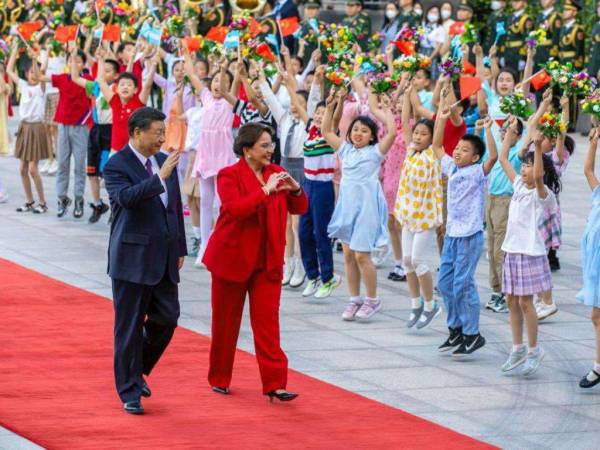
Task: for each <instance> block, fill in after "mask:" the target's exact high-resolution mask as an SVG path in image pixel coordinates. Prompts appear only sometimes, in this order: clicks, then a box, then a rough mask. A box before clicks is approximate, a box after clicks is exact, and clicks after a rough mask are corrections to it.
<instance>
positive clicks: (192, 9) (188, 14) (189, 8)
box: [183, 2, 202, 20]
mask: <svg viewBox="0 0 600 450" xmlns="http://www.w3.org/2000/svg"><path fill="white" fill-rule="evenodd" d="M186 3H187V4H186V5H185V9H184V10H183V17H184V18H185V19H196V20H197V19H198V18H199V17H200V13H201V12H202V9H201V7H200V3H189V2H186Z"/></svg>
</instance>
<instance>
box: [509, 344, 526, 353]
mask: <svg viewBox="0 0 600 450" xmlns="http://www.w3.org/2000/svg"><path fill="white" fill-rule="evenodd" d="M524 348H525V344H515V345H513V347H512V351H513V352H520V351H521V350H523V349H524Z"/></svg>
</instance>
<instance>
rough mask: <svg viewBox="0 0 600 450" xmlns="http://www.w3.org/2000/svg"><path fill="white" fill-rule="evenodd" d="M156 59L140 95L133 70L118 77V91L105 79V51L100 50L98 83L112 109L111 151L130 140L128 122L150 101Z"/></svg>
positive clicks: (115, 150)
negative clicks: (135, 112) (134, 113)
mask: <svg viewBox="0 0 600 450" xmlns="http://www.w3.org/2000/svg"><path fill="white" fill-rule="evenodd" d="M156 63H157V62H156V60H152V62H151V63H150V67H149V73H148V77H147V78H146V82H145V83H143V87H142V90H141V91H140V93H139V95H138V93H137V90H138V78H137V77H136V76H135V74H133V73H131V72H122V73H121V74H119V76H118V77H117V81H116V83H115V84H116V92H115V90H113V89H112V87H111V86H109V85H108V84H107V83H106V81H105V79H104V52H103V51H99V52H98V79H97V81H98V84H99V85H100V90H101V91H102V95H103V96H104V98H105V99H106V101H107V102H108V104H109V105H110V107H111V109H112V135H111V153H114V152H118V151H119V150H121V149H122V148H123V147H125V145H127V142H129V133H128V131H127V122H128V121H129V117H130V116H131V114H133V112H134V111H136V110H138V109H140V108H143V107H144V106H146V103H147V102H148V97H149V96H150V90H151V89H152V80H153V78H154V73H155V72H156Z"/></svg>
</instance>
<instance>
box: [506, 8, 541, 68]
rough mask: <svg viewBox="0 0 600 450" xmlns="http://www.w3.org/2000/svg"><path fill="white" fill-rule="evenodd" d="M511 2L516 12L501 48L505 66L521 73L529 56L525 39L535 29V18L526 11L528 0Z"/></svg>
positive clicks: (509, 20)
mask: <svg viewBox="0 0 600 450" xmlns="http://www.w3.org/2000/svg"><path fill="white" fill-rule="evenodd" d="M511 4H512V8H513V11H514V12H513V14H512V15H511V16H510V18H509V19H508V27H507V29H506V37H505V40H504V48H502V49H500V50H501V53H502V54H503V56H504V66H505V67H510V68H511V69H513V70H514V71H516V72H517V73H519V72H521V71H522V70H523V69H524V68H525V57H526V56H527V46H526V45H525V40H526V39H527V35H528V34H529V32H530V31H531V30H532V29H533V19H532V18H531V17H529V15H528V14H527V13H525V6H526V5H527V2H525V1H523V0H517V1H515V0H513V1H512V2H511Z"/></svg>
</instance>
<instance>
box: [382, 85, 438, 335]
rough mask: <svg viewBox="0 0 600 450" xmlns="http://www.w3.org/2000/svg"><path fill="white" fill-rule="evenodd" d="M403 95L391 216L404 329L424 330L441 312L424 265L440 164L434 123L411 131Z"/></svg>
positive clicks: (434, 219)
mask: <svg viewBox="0 0 600 450" xmlns="http://www.w3.org/2000/svg"><path fill="white" fill-rule="evenodd" d="M412 90H413V87H412V85H411V86H409V88H408V89H407V91H406V93H405V94H404V99H403V105H402V132H403V133H404V142H406V143H408V152H407V155H406V159H405V160H404V164H403V166H402V175H401V177H400V184H399V187H398V196H397V198H396V205H395V206H394V215H395V216H396V219H397V220H398V222H400V224H401V225H402V253H403V256H402V260H403V263H404V270H405V271H406V281H407V283H408V290H409V292H410V297H411V313H410V317H409V319H408V322H407V324H406V326H407V327H408V328H412V327H413V326H415V325H417V328H419V329H420V328H423V327H425V326H427V325H429V323H430V322H431V321H432V320H433V319H434V318H435V317H436V316H437V315H438V314H439V313H440V312H441V308H440V307H439V305H438V304H437V302H435V301H434V300H433V278H432V276H431V271H430V270H429V266H428V265H427V262H426V261H427V256H428V255H429V254H432V253H433V252H432V251H428V250H429V247H430V246H431V245H432V244H433V243H434V242H436V228H437V227H439V226H440V225H441V224H442V188H441V171H440V163H439V161H438V160H437V158H436V155H435V154H434V152H433V150H432V149H431V142H432V138H433V125H434V124H433V122H432V121H431V120H428V119H421V120H419V121H417V122H416V123H415V125H414V127H412V128H411V127H410V124H409V120H410V116H411V112H412V108H411V103H410V96H411V93H412Z"/></svg>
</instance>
